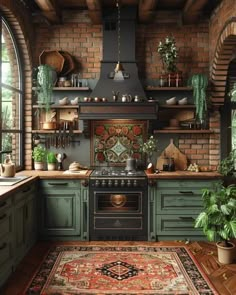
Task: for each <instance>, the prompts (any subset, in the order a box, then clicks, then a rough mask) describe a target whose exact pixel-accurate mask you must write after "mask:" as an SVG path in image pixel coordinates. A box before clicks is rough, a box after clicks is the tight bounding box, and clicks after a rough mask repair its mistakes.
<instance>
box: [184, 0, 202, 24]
mask: <svg viewBox="0 0 236 295" xmlns="http://www.w3.org/2000/svg"><path fill="white" fill-rule="evenodd" d="M207 2H208V0H197V1H196V0H187V1H186V4H185V6H184V9H183V23H184V24H194V23H196V22H197V21H198V20H199V17H200V15H201V14H202V11H203V8H204V6H205V5H206V4H207Z"/></svg>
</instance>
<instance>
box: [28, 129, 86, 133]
mask: <svg viewBox="0 0 236 295" xmlns="http://www.w3.org/2000/svg"><path fill="white" fill-rule="evenodd" d="M63 132H64V131H61V133H63ZM32 133H42V134H47V133H59V130H46V129H38V130H32ZM66 133H69V130H66ZM81 133H83V131H82V130H73V134H81Z"/></svg>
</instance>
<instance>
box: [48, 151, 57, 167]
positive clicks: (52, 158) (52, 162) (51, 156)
mask: <svg viewBox="0 0 236 295" xmlns="http://www.w3.org/2000/svg"><path fill="white" fill-rule="evenodd" d="M47 165H48V170H49V171H52V170H56V168H57V158H56V154H55V153H53V152H48V153H47Z"/></svg>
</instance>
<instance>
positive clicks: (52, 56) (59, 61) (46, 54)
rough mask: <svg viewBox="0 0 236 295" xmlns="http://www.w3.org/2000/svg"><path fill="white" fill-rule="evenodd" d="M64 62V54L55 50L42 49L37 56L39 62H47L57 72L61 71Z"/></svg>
mask: <svg viewBox="0 0 236 295" xmlns="http://www.w3.org/2000/svg"><path fill="white" fill-rule="evenodd" d="M64 63H65V58H64V56H63V55H62V54H61V53H60V52H59V51H57V50H43V52H42V53H41V54H40V56H39V64H40V65H42V64H47V65H50V66H51V67H53V68H54V69H55V71H56V72H57V73H58V74H59V73H61V71H62V69H63V66H64Z"/></svg>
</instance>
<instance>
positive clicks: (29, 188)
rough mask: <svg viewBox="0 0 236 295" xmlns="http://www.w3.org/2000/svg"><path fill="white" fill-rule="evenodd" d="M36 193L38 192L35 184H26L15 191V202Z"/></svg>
mask: <svg viewBox="0 0 236 295" xmlns="http://www.w3.org/2000/svg"><path fill="white" fill-rule="evenodd" d="M34 193H35V194H36V191H35V186H34V185H32V184H31V185H28V184H26V185H25V186H23V187H22V189H21V190H20V191H18V192H16V193H15V195H14V202H15V203H18V202H20V201H22V200H25V199H26V197H27V196H28V195H33V194H34Z"/></svg>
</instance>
